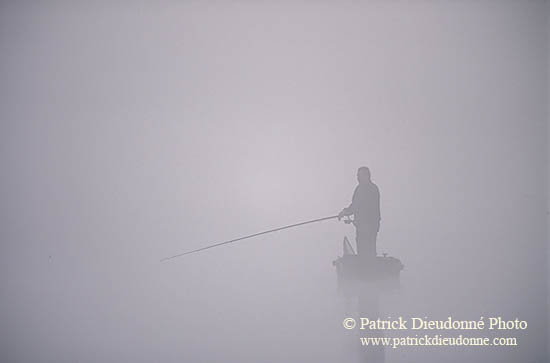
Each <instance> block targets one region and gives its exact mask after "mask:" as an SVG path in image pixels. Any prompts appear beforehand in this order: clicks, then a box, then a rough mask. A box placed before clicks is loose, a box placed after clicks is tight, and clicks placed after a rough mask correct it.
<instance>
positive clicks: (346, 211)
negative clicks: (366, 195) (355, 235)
mask: <svg viewBox="0 0 550 363" xmlns="http://www.w3.org/2000/svg"><path fill="white" fill-rule="evenodd" d="M356 199H357V188H355V191H354V192H353V197H352V198H351V203H350V205H349V206H348V207H347V208H344V209H342V211H341V212H340V213H339V214H338V219H341V218H342V217H346V216H351V215H353V214H355V211H356V203H355V202H356Z"/></svg>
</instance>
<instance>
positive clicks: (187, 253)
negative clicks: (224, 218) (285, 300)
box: [160, 215, 351, 262]
mask: <svg viewBox="0 0 550 363" xmlns="http://www.w3.org/2000/svg"><path fill="white" fill-rule="evenodd" d="M335 218H338V215H335V216H330V217H323V218H318V219H312V220H310V221H305V222H300V223H295V224H290V225H288V226H283V227H279V228H275V229H270V230H268V231H263V232H258V233H254V234H250V235H248V236H244V237H239V238H235V239H232V240H229V241H224V242H220V243H216V244H213V245H210V246H206V247H202V248H198V249H196V250H193V251H188V252H184V253H180V254H178V255H174V256H171V257H166V258H163V259H162V260H160V262H164V261H168V260H171V259H173V258H176V257H181V256H185V255H190V254H192V253H196V252H199V251H204V250H207V249H209V248H214V247H218V246H221V245H226V244H229V243H233V242H237V241H242V240H243V239H247V238H252V237H256V236H259V235H262V234H266V233H272V232H277V231H280V230H283V229H288V228H293V227H298V226H303V225H304V224H309V223H315V222H321V221H326V220H329V219H335ZM345 222H346V223H350V222H351V220H350V222H348V221H347V220H346V221H345Z"/></svg>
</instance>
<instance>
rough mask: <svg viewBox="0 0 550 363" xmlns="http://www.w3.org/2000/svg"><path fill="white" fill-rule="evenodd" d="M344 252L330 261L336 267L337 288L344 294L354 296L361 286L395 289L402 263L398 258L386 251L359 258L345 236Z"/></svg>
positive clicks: (397, 284)
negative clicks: (374, 255)
mask: <svg viewBox="0 0 550 363" xmlns="http://www.w3.org/2000/svg"><path fill="white" fill-rule="evenodd" d="M343 249H344V252H343V254H342V256H341V257H338V258H337V259H336V260H334V261H333V262H332V264H333V265H334V266H335V267H336V277H337V284H338V290H339V291H340V292H341V293H343V294H344V295H345V296H354V295H357V293H358V292H359V291H360V290H361V289H363V288H369V289H370V288H372V287H376V288H377V289H383V290H387V289H395V288H398V287H399V277H400V273H401V270H403V268H404V265H403V264H402V263H401V261H400V260H399V259H398V258H395V257H390V256H388V255H387V254H386V253H383V254H382V256H376V257H374V258H372V257H369V258H361V256H359V255H358V254H356V253H355V251H354V250H353V247H352V246H351V244H350V242H349V240H348V238H347V237H344V242H343Z"/></svg>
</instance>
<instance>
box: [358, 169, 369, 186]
mask: <svg viewBox="0 0 550 363" xmlns="http://www.w3.org/2000/svg"><path fill="white" fill-rule="evenodd" d="M357 181H358V182H359V183H369V182H370V170H369V168H367V167H366V166H362V167H360V168H359V169H357Z"/></svg>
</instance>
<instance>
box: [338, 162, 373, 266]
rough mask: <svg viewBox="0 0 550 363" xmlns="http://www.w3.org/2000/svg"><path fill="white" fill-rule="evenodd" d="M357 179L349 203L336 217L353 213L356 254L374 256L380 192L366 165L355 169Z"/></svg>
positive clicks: (362, 256)
mask: <svg viewBox="0 0 550 363" xmlns="http://www.w3.org/2000/svg"><path fill="white" fill-rule="evenodd" d="M357 181H358V182H359V184H358V185H357V187H356V188H355V191H354V192H353V197H352V201H351V204H350V205H349V207H347V208H344V209H343V210H342V211H341V212H340V214H338V218H342V217H345V216H351V215H353V217H354V218H353V224H354V225H355V229H356V238H355V241H356V243H357V254H358V255H359V256H360V257H361V258H374V257H376V236H377V234H378V231H379V230H380V192H379V191H378V187H377V186H376V184H374V183H373V182H372V180H371V174H370V170H369V168H367V167H366V166H362V167H360V168H359V169H358V170H357Z"/></svg>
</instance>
